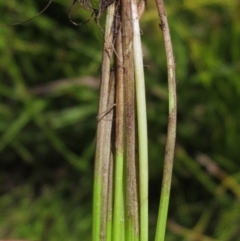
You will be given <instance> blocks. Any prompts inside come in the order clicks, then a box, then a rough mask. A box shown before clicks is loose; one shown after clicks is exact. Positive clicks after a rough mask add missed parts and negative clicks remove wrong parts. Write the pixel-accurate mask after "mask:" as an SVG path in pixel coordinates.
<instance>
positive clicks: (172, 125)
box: [155, 0, 177, 241]
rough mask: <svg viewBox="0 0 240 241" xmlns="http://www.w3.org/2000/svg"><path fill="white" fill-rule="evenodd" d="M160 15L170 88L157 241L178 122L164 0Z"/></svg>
mask: <svg viewBox="0 0 240 241" xmlns="http://www.w3.org/2000/svg"><path fill="white" fill-rule="evenodd" d="M156 5H157V8H158V12H159V16H160V19H161V24H160V26H161V29H162V32H163V38H164V44H165V51H166V58H167V67H168V88H169V117H168V133H167V143H166V150H165V159H164V170H163V181H162V190H161V199H160V205H159V214H158V221H157V230H156V237H155V241H164V239H165V232H166V222H167V213H168V206H169V198H170V188H171V180H172V168H173V159H174V149H175V139H176V122H177V94H176V79H175V62H174V56H173V48H172V43H171V36H170V31H169V27H168V21H167V15H166V12H165V9H164V4H163V0H156Z"/></svg>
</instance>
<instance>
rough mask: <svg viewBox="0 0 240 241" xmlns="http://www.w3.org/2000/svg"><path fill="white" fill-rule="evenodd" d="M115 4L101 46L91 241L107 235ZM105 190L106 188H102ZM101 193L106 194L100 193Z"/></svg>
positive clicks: (103, 238) (108, 15) (107, 21)
mask: <svg viewBox="0 0 240 241" xmlns="http://www.w3.org/2000/svg"><path fill="white" fill-rule="evenodd" d="M114 11H115V4H112V5H111V6H109V8H108V11H107V18H106V28H105V37H104V49H103V58H102V75H101V86H100V100H99V108H98V126H97V142H96V156H95V170H94V192H93V233H92V240H93V241H100V240H101V241H102V240H105V239H106V213H107V201H106V200H107V196H105V195H106V194H107V190H108V171H109V164H110V149H111V129H112V121H111V120H108V119H107V118H109V117H107V115H106V114H105V113H106V111H108V110H109V108H110V109H111V108H113V104H112V106H109V95H110V86H111V85H110V67H111V59H112V55H113V44H112V42H113V22H114ZM104 190H105V191H104ZM103 193H104V194H105V195H103Z"/></svg>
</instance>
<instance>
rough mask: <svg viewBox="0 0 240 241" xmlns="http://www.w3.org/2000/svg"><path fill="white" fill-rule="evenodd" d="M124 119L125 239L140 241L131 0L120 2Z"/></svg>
mask: <svg viewBox="0 0 240 241" xmlns="http://www.w3.org/2000/svg"><path fill="white" fill-rule="evenodd" d="M121 4H122V9H121V10H122V39H123V65H124V89H125V91H124V93H125V117H126V121H125V123H126V145H125V147H126V219H127V220H126V222H127V225H126V240H127V241H137V240H139V215H138V195H137V182H136V179H137V178H136V153H135V150H136V123H135V115H136V114H135V83H134V63H133V49H132V44H133V29H132V10H131V0H121Z"/></svg>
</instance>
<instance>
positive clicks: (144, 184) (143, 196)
mask: <svg viewBox="0 0 240 241" xmlns="http://www.w3.org/2000/svg"><path fill="white" fill-rule="evenodd" d="M131 4H132V5H131V7H132V22H133V51H134V69H135V81H136V84H135V85H136V102H137V124H138V151H139V153H138V155H139V189H140V190H139V191H140V194H139V200H140V240H141V241H148V141H147V113H146V97H145V81H144V70H143V54H142V45H141V37H140V28H139V15H138V7H137V1H136V0H132V1H131ZM141 14H142V13H141V10H140V15H141Z"/></svg>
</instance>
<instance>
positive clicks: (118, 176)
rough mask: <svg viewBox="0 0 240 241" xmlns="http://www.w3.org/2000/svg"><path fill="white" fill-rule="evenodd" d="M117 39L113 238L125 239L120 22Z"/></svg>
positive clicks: (115, 239) (117, 27)
mask: <svg viewBox="0 0 240 241" xmlns="http://www.w3.org/2000/svg"><path fill="white" fill-rule="evenodd" d="M115 26H116V27H115V28H116V29H118V34H117V39H116V48H115V50H116V58H115V71H116V90H117V91H116V140H115V146H116V158H115V173H114V175H115V176H114V180H115V182H114V214H113V236H112V237H113V240H114V241H122V240H124V236H123V234H124V232H123V228H124V226H123V212H124V209H123V196H124V195H123V162H124V81H123V46H122V32H121V29H119V28H120V25H119V23H116V24H115Z"/></svg>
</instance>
